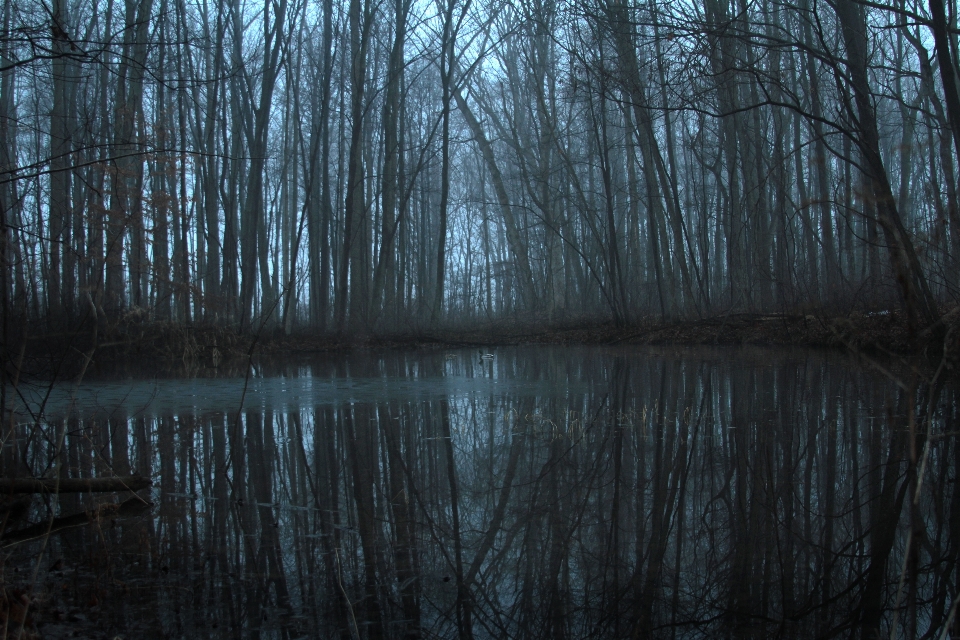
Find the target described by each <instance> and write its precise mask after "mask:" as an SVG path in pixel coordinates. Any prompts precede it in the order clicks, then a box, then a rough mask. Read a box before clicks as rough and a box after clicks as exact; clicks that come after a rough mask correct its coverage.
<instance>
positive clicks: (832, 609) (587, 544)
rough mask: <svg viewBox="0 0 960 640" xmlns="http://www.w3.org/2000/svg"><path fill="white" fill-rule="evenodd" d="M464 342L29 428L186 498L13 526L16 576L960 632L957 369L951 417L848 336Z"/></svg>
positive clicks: (398, 613)
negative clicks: (18, 537)
mask: <svg viewBox="0 0 960 640" xmlns="http://www.w3.org/2000/svg"><path fill="white" fill-rule="evenodd" d="M456 355H458V356H459V357H456V358H454V357H449V356H447V354H444V353H440V352H434V351H431V352H416V353H389V354H385V355H381V356H373V355H368V356H353V357H351V358H345V359H340V360H330V361H327V362H320V363H310V364H306V365H304V364H301V365H298V366H296V367H294V366H291V367H290V370H288V371H282V370H281V371H277V372H275V373H277V374H282V375H286V376H288V379H294V378H296V379H300V378H304V377H308V378H309V379H311V380H316V381H330V380H334V381H339V382H340V383H342V384H341V386H340V387H338V388H340V389H341V390H342V393H341V392H338V393H336V394H331V395H332V396H335V397H331V398H326V399H325V398H322V397H316V396H315V395H309V394H305V393H301V392H291V393H290V394H288V395H287V396H286V397H284V399H283V402H282V403H277V402H275V401H267V400H264V399H263V398H262V397H261V396H259V395H258V394H257V393H248V395H247V397H246V399H245V401H244V406H243V408H242V409H241V408H240V404H239V402H240V397H241V392H242V389H241V387H240V386H239V385H240V384H241V382H242V381H238V382H237V386H236V389H235V390H236V393H235V394H225V395H224V397H222V406H221V408H220V410H219V411H217V410H211V409H210V407H209V406H205V407H203V408H202V409H198V410H196V411H191V410H184V409H180V410H177V411H166V412H152V411H150V410H149V409H147V410H146V411H144V410H143V409H144V406H145V405H144V403H142V402H141V403H140V404H139V405H138V404H137V403H136V402H132V403H130V406H125V407H111V408H110V409H109V410H110V411H112V414H111V415H110V416H109V417H107V418H104V417H103V416H102V415H100V416H97V417H90V416H85V415H73V416H70V417H69V418H67V419H66V420H62V421H59V422H58V421H56V420H50V421H48V423H47V424H45V425H44V429H43V430H38V429H35V428H33V427H32V426H30V425H28V424H27V425H21V426H19V427H17V428H16V433H15V434H13V435H15V438H14V439H11V440H9V441H8V443H7V446H6V447H5V449H4V467H5V471H4V474H5V475H8V476H9V475H15V474H14V473H13V472H12V471H11V470H14V469H19V471H17V472H16V475H26V474H25V472H24V471H23V470H24V469H26V468H29V469H30V471H31V472H32V473H33V474H35V475H38V476H39V475H43V474H44V473H45V472H46V473H47V474H48V475H49V469H55V468H57V467H56V466H55V465H54V463H53V462H52V460H53V458H54V456H53V452H54V448H55V446H56V443H57V439H56V437H55V434H56V433H59V432H60V431H61V430H63V431H64V434H65V435H64V451H63V455H62V467H61V471H60V473H61V474H62V476H61V477H90V476H108V475H111V474H118V475H123V474H125V473H129V472H130V471H131V470H134V471H140V472H141V473H147V472H148V471H149V473H150V474H151V475H152V477H153V478H154V486H153V489H152V495H153V498H152V500H153V501H154V502H155V503H156V506H155V507H154V508H153V510H152V511H151V512H150V514H149V515H148V516H142V517H140V518H138V519H126V520H124V519H121V520H117V521H115V522H112V523H111V522H106V521H105V522H100V523H99V526H88V527H85V528H79V529H73V530H70V531H67V532H63V533H60V534H58V535H55V536H51V537H50V538H49V540H47V541H44V540H37V541H31V542H26V543H20V544H16V545H13V546H9V547H7V548H6V549H5V553H6V554H7V556H6V557H5V560H4V563H5V564H4V572H5V578H6V579H7V580H8V581H9V582H11V583H13V582H15V581H16V576H17V575H20V576H26V575H28V574H30V572H31V571H32V570H33V569H32V568H33V566H34V564H38V566H39V567H40V568H41V571H40V574H39V578H38V583H37V585H36V587H35V593H39V594H41V595H42V598H41V599H38V600H37V604H36V605H35V607H36V611H37V619H38V620H39V621H40V622H41V623H43V624H47V623H48V622H47V621H49V620H56V619H57V618H58V617H59V618H60V621H59V622H56V624H60V625H61V626H63V625H67V626H69V625H71V624H74V625H80V626H82V624H84V621H90V623H91V624H94V623H95V624H96V626H97V627H99V628H101V629H104V630H106V631H118V632H120V631H126V632H128V633H130V632H133V631H138V633H140V634H143V635H145V636H151V635H152V636H156V637H168V636H182V635H186V636H195V635H211V636H222V637H241V636H243V637H247V636H249V635H251V634H253V635H257V634H260V635H265V636H268V637H290V638H296V637H335V636H340V637H343V638H356V637H361V638H418V637H446V638H452V637H460V638H469V637H494V638H509V637H515V638H536V637H543V638H587V637H597V638H621V637H623V638H626V637H657V638H660V637H663V638H666V637H670V638H674V637H680V638H684V637H702V636H704V635H710V636H713V637H756V638H769V637H784V638H792V637H795V638H808V637H861V638H867V637H873V636H874V635H875V634H876V633H877V632H878V631H879V632H881V633H883V634H884V635H889V633H890V627H891V625H894V624H896V626H897V633H896V634H895V636H897V637H909V638H913V637H921V636H924V635H925V634H926V635H927V636H928V637H929V635H930V634H933V633H935V632H936V633H939V630H941V629H942V628H943V626H944V624H945V622H946V617H947V615H948V612H949V610H950V606H951V603H952V601H953V599H954V598H955V597H956V594H957V584H958V579H960V575H958V568H957V566H958V562H957V559H958V551H960V535H958V534H960V532H958V528H960V491H958V490H957V484H956V472H957V467H958V459H960V446H958V443H957V438H956V437H954V434H955V433H956V431H957V425H956V418H957V403H956V390H955V389H953V388H951V387H949V386H948V387H945V388H943V389H942V390H937V394H938V400H937V403H936V404H935V405H934V411H933V413H932V414H931V415H928V413H929V409H928V406H927V397H928V394H929V393H930V390H929V389H928V388H926V387H924V386H922V385H921V386H919V387H916V388H911V387H910V386H909V385H906V386H905V388H907V389H910V391H909V392H908V391H904V390H903V389H902V388H900V387H899V386H898V385H896V384H894V383H893V382H891V381H889V380H886V379H884V378H882V377H880V376H878V375H875V374H873V373H870V372H866V371H864V370H862V369H860V368H857V367H856V366H855V365H854V364H853V363H852V362H850V361H849V360H848V359H845V358H842V357H840V356H837V355H823V354H816V353H801V352H775V351H761V350H756V351H750V350H740V351H729V350H716V351H692V350H686V351H681V352H672V351H665V350H661V351H656V350H649V349H648V350H611V349H597V348H576V349H572V348H520V349H513V350H501V351H500V352H499V353H498V354H497V357H496V358H495V359H493V360H491V359H483V360H478V359H477V358H476V354H475V352H474V351H470V350H464V351H462V352H456ZM445 356H447V357H445ZM266 369H267V368H264V370H266ZM401 382H402V384H400V383H401ZM398 385H399V386H398ZM444 385H446V386H444ZM291 388H293V387H291ZM296 388H297V389H303V388H304V387H296ZM398 389H399V390H398ZM231 403H232V404H233V406H231ZM238 410H239V413H238ZM911 415H913V425H914V429H913V431H914V433H916V440H915V442H913V444H912V445H911V442H910V440H911V431H910V429H909V427H910V424H911ZM928 428H929V433H930V434H932V436H933V437H932V438H930V440H929V454H928V459H927V463H926V465H925V469H924V470H923V478H922V486H921V487H920V489H919V493H917V491H916V484H915V483H916V478H917V472H916V469H917V468H918V467H919V461H920V458H921V455H922V451H923V449H924V446H925V444H926V441H925V439H924V437H923V436H924V434H925V433H926V432H927V429H928ZM25 465H26V466H25ZM915 494H917V495H918V496H919V497H918V499H917V501H916V503H915V504H914V500H913V496H914V495H915ZM123 497H124V496H119V498H120V499H122V498H123ZM112 498H113V499H117V498H118V497H117V496H113V497H112ZM104 499H105V498H104V497H102V496H101V497H92V496H89V495H86V496H72V497H71V496H62V497H61V499H60V501H59V506H58V509H59V511H60V512H72V511H76V510H77V509H81V510H82V509H83V508H89V507H90V505H91V504H93V503H94V502H102V501H103V500H104ZM47 503H50V504H52V502H51V501H47V502H44V501H42V500H41V499H39V498H37V499H35V500H34V501H33V503H32V506H31V509H32V511H31V513H32V519H33V521H39V520H43V519H45V518H48V517H49V513H50V512H49V510H48V506H47ZM908 538H910V539H911V541H910V542H909V543H908ZM908 545H909V549H908ZM41 551H43V554H44V555H43V558H44V559H42V560H40V561H39V563H37V558H38V554H40V552H41ZM55 559H62V561H63V562H62V566H60V567H58V570H55V571H48V570H47V567H48V566H49V565H50V564H51V563H53V561H54V560H55ZM14 572H19V573H14ZM901 576H902V579H901ZM23 579H24V580H26V578H23ZM898 602H899V606H898V605H897V603H898ZM49 624H52V625H53V626H52V627H49V628H51V629H52V628H54V627H55V626H56V624H54V623H53V622H50V623H49ZM42 629H43V626H42V624H41V630H42Z"/></svg>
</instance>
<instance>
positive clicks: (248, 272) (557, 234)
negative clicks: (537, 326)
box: [0, 0, 960, 333]
mask: <svg viewBox="0 0 960 640" xmlns="http://www.w3.org/2000/svg"><path fill="white" fill-rule="evenodd" d="M956 22H957V16H956V8H955V6H953V4H952V3H951V4H950V6H946V5H945V4H944V2H943V0H929V4H918V3H906V2H903V1H901V0H897V1H896V2H888V1H887V0H881V1H880V2H875V3H874V2H871V3H865V2H857V1H855V0H831V1H830V2H813V1H812V0H796V1H795V2H791V3H782V2H775V1H767V2H760V3H746V2H742V1H739V2H727V1H725V0H704V1H703V2H700V3H676V2H675V3H656V2H653V1H650V2H639V1H638V2H627V1H626V0H579V1H576V2H553V1H552V0H514V1H512V2H501V1H499V0H493V1H486V2H473V1H472V0H436V1H435V2H418V3H413V2H411V0H387V1H382V2H373V1H372V0H347V1H346V2H337V3H335V2H333V0H320V1H318V2H304V1H303V0H265V1H264V2H260V3H259V4H258V3H257V2H256V1H246V0H225V1H224V2H208V1H207V0H124V2H114V0H85V1H82V2H81V1H73V0H49V1H48V0H8V1H6V2H4V3H3V6H2V16H0V58H2V59H0V209H2V234H0V252H2V254H0V259H2V260H3V262H4V265H5V268H3V269H2V270H0V277H2V278H3V281H2V283H0V290H2V293H0V296H2V300H0V303H2V305H3V311H4V314H3V316H4V318H5V319H6V322H7V323H8V331H9V330H10V326H11V325H19V326H26V325H27V324H30V325H31V326H34V327H42V328H43V329H45V330H49V331H54V330H57V329H58V328H62V327H66V326H73V325H75V324H76V323H77V322H80V321H90V320H92V319H93V318H94V317H96V318H97V322H98V323H100V324H104V323H108V324H109V323H111V322H116V321H119V320H120V319H121V318H124V317H129V316H130V314H134V315H138V316H143V317H147V318H150V319H155V320H159V321H171V322H175V323H184V324H190V323H199V322H203V323H214V324H220V325H227V326H235V327H238V328H239V329H240V330H243V331H250V330H255V329H257V328H259V327H271V328H273V329H280V328H282V329H283V330H284V331H287V332H293V331H300V330H310V331H321V332H344V333H357V332H359V333H389V332H395V331H401V330H415V329H418V328H423V327H431V326H451V325H457V324H469V323H480V322H489V321H491V320H501V319H506V320H519V321H524V322H546V323H553V324H563V323H570V322H580V321H603V322H607V321H612V322H614V323H616V324H617V325H626V324H629V323H631V322H635V321H637V320H638V319H640V318H650V317H656V318H662V319H682V318H695V317H703V316H709V315H718V314H722V313H730V312H762V313H776V312H791V313H793V312H803V311H805V310H809V309H834V310H840V311H844V310H849V309H851V308H859V309H879V308H889V307H891V306H894V305H901V306H902V307H903V308H904V309H906V310H907V312H908V315H909V319H910V321H911V323H912V324H914V325H917V326H919V325H924V324H929V323H931V322H933V321H935V320H936V319H937V317H938V314H939V310H940V309H942V308H943V305H944V304H945V303H949V302H952V301H955V300H956V298H957V292H958V279H960V264H958V262H960V214H958V198H957V186H958V175H960V174H958V167H957V162H958V159H960V89H958V78H957V59H958V56H957V53H958V52H957V35H958V33H960V32H958V30H957V28H956Z"/></svg>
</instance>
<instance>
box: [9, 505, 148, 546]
mask: <svg viewBox="0 0 960 640" xmlns="http://www.w3.org/2000/svg"><path fill="white" fill-rule="evenodd" d="M152 506H153V503H152V502H146V501H145V500H144V499H143V498H140V497H137V496H134V497H133V498H130V499H129V500H125V501H123V502H121V503H119V504H117V503H110V504H102V505H100V506H98V507H94V508H93V509H89V510H87V511H83V512H81V513H75V514H73V515H69V516H61V517H59V518H54V519H53V521H52V522H41V523H40V524H34V525H30V526H29V527H24V528H23V529H17V530H16V531H8V532H6V533H4V534H3V537H2V538H0V540H2V541H3V546H4V547H6V546H9V545H11V544H16V543H18V542H23V541H25V540H33V539H34V538H39V537H42V536H45V535H49V534H53V533H59V532H61V531H63V530H64V529H72V528H73V527H81V526H83V525H85V524H90V523H91V522H97V521H99V520H102V519H103V518H110V517H115V518H126V517H130V516H137V515H140V514H141V513H143V512H145V511H147V510H148V509H149V508H150V507H152Z"/></svg>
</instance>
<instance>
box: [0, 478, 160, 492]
mask: <svg viewBox="0 0 960 640" xmlns="http://www.w3.org/2000/svg"><path fill="white" fill-rule="evenodd" d="M151 484H153V481H152V480H150V478H144V477H142V476H127V477H125V478H61V479H59V480H58V479H56V478H0V494H9V493H103V492H106V491H139V490H140V489H146V488H147V487H149V486H150V485H151Z"/></svg>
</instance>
